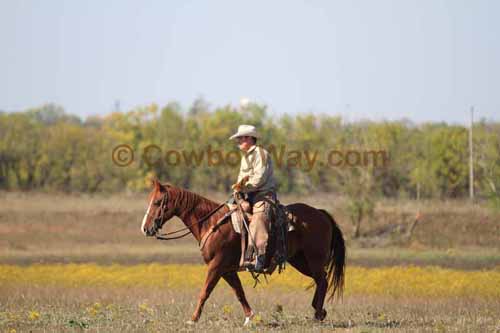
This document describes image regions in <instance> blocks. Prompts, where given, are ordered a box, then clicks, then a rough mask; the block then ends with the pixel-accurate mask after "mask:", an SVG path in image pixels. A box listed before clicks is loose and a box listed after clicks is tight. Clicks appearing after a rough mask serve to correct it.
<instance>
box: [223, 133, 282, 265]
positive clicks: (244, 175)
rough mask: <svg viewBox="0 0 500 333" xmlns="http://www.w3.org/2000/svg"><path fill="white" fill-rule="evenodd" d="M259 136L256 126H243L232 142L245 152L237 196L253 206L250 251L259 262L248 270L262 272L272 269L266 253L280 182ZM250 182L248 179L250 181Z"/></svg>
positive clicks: (236, 189) (235, 188)
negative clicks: (273, 208)
mask: <svg viewBox="0 0 500 333" xmlns="http://www.w3.org/2000/svg"><path fill="white" fill-rule="evenodd" d="M258 138H259V134H258V133H257V130H256V128H255V127H254V126H252V125H241V126H239V127H238V131H237V133H235V134H234V135H232V136H231V137H230V138H229V139H230V140H233V139H235V140H237V142H238V147H239V149H240V150H241V151H242V152H243V156H242V158H241V166H240V173H239V175H238V181H237V182H236V184H234V185H233V190H234V193H235V195H236V196H243V197H246V200H247V201H248V202H249V204H250V205H251V206H252V207H253V216H252V222H251V223H250V225H249V226H248V228H249V235H248V237H249V242H248V243H249V250H250V251H252V250H254V251H257V253H255V259H251V260H250V261H245V262H244V267H247V268H249V269H251V270H253V271H254V272H256V273H262V272H264V270H265V269H266V268H267V266H269V261H270V260H269V258H267V257H266V250H267V247H268V240H269V226H270V223H272V221H271V209H272V207H271V205H272V204H271V202H272V203H276V181H275V179H274V175H273V162H272V160H271V156H270V154H269V152H268V151H266V150H265V149H264V148H263V147H261V146H258V145H257V139H258ZM247 179H248V180H247Z"/></svg>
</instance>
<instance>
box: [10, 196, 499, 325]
mask: <svg viewBox="0 0 500 333" xmlns="http://www.w3.org/2000/svg"><path fill="white" fill-rule="evenodd" d="M207 196H209V197H214V198H217V199H218V200H223V199H224V198H225V195H221V194H208V195H207ZM281 201H282V202H284V203H291V202H297V201H303V202H307V203H309V204H311V205H314V206H317V207H321V208H326V209H328V210H329V211H331V212H333V213H334V216H335V217H336V219H337V221H338V222H339V224H340V226H341V228H342V230H344V231H345V233H346V235H349V234H350V231H351V230H352V229H351V226H350V224H349V222H348V218H347V215H346V213H345V209H344V208H345V201H344V199H343V198H339V197H335V196H332V195H315V196H308V197H301V196H289V197H282V198H281ZM145 206H146V195H145V194H116V195H110V196H107V195H93V196H89V195H78V194H72V195H66V194H45V193H6V192H0V263H4V264H5V263H9V264H13V265H12V266H5V265H3V266H0V267H2V268H1V269H0V332H5V331H6V332H10V331H16V332H27V331H34V332H37V331H39V332H44V331H48V332H52V331H61V332H62V331H64V332H68V331H70V332H71V331H78V332H80V331H82V330H83V331H88V332H153V331H154V332H157V331H173V330H175V331H180V332H182V331H218V332H220V331H231V332H232V331H248V330H247V329H245V330H244V329H243V328H242V326H241V324H242V321H243V313H242V311H241V309H240V306H239V304H238V302H237V300H236V298H235V297H234V295H233V294H232V292H231V291H230V288H228V287H227V286H226V285H225V283H224V282H221V283H220V284H219V286H218V287H217V288H216V290H215V292H214V294H213V295H212V297H211V298H210V300H209V301H208V304H207V306H206V308H205V311H204V314H203V316H202V319H201V321H200V323H198V324H197V325H196V326H189V325H186V324H185V322H186V320H187V319H189V317H190V314H191V312H192V311H193V309H194V305H195V302H196V298H197V294H198V290H199V288H200V286H201V281H202V280H203V279H204V273H203V272H204V268H203V267H201V266H198V265H194V266H192V265H189V266H183V267H191V268H190V269H192V277H191V278H190V279H188V280H185V279H180V280H179V279H178V280H179V281H180V282H179V284H170V285H169V284H168V283H167V280H168V279H169V277H170V279H172V277H174V276H176V274H178V269H173V270H172V268H173V267H176V266H165V265H161V263H164V264H167V263H168V264H171V263H200V262H201V258H200V256H199V253H198V248H197V244H196V242H195V241H194V240H193V239H192V238H187V239H186V240H181V241H176V242H172V243H169V242H167V243H162V242H157V241H154V240H152V239H148V238H145V237H143V236H142V234H140V232H139V225H140V221H141V219H142V216H143V214H144V210H145ZM418 210H420V211H421V212H422V214H423V217H424V219H423V220H422V223H421V224H420V225H419V226H418V227H417V229H416V231H415V234H414V237H413V238H412V241H411V242H410V243H409V244H405V245H404V246H403V247H390V248H360V247H359V244H357V243H356V242H354V241H352V240H349V239H348V271H347V280H346V284H347V285H346V288H347V289H346V296H345V297H344V301H343V302H342V303H340V304H329V305H328V306H327V310H328V312H329V315H328V317H327V320H326V321H325V322H324V323H316V322H314V321H313V320H312V319H311V317H312V314H313V312H312V308H311V306H310V303H311V300H312V291H311V290H309V291H304V286H306V285H308V284H309V280H307V279H305V278H303V277H300V276H299V275H298V274H296V273H294V272H293V270H292V269H291V268H288V269H287V271H286V275H282V276H273V278H272V280H274V281H273V282H272V283H271V284H270V285H269V286H268V287H258V288H257V289H252V288H251V286H249V283H250V281H249V278H248V276H246V277H245V284H246V290H247V295H248V296H249V301H250V303H251V305H252V306H253V308H254V310H256V311H257V313H258V315H257V317H256V319H255V321H254V326H253V327H251V328H250V330H251V331H259V332H260V331H274V330H276V331H278V330H280V331H299V332H303V331H332V330H335V331H342V332H343V331H345V332H385V331H388V330H390V331H391V332H414V331H419V332H420V331H423V332H448V331H451V332H453V331H455V332H495V331H498V332H500V319H499V316H498V313H500V295H499V294H498V290H500V289H499V287H498V286H499V285H500V281H499V278H498V276H499V275H500V271H499V267H500V250H499V249H500V248H499V246H500V223H499V222H500V215H499V214H498V213H495V212H491V211H489V210H488V209H487V208H485V207H483V206H481V205H469V204H468V203H467V202H454V201H449V202H436V201H433V202H425V203H421V204H420V206H419V205H417V204H415V202H412V201H390V200H384V201H381V202H379V203H378V204H377V208H376V214H375V219H373V220H372V221H369V222H367V223H366V224H365V225H363V226H362V229H363V231H369V230H372V229H374V228H378V227H380V226H384V225H389V224H394V223H401V222H403V221H404V220H405V219H408V218H409V217H411V216H413V215H414V214H415V213H416V212H417V211H418ZM179 225H180V224H179V221H172V223H170V224H169V227H168V228H170V229H173V228H176V227H178V226H179ZM40 262H42V263H43V262H46V263H75V262H82V263H89V262H90V263H91V262H96V263H102V264H116V263H121V264H123V265H124V266H119V265H111V266H98V265H56V266H54V265H42V266H37V265H32V264H33V263H40ZM144 263H155V264H154V265H140V266H130V265H135V264H144ZM408 264H413V265H421V266H423V267H408V266H404V265H408ZM20 265H24V266H20ZM354 265H362V266H364V268H363V267H354ZM393 265H396V267H392V268H383V267H386V266H393ZM401 265H403V267H399V266H401ZM427 265H439V266H442V267H443V266H444V267H455V268H460V269H467V270H468V271H462V270H447V269H442V268H436V267H434V268H432V267H426V266H427ZM44 267H45V268H44ZM57 267H58V268H57ZM141 267H142V268H141ZM168 267H170V268H168ZM366 267H375V268H376V269H367V268H366ZM381 267H382V268H381ZM56 268H57V269H59V270H60V271H57V270H51V269H56ZM37 269H38V271H37ZM44 269H45V273H44V274H45V275H40V274H41V272H42V271H40V270H44ZM169 269H170V270H169ZM486 269H488V270H486ZM68 270H69V271H68ZM71 270H73V273H74V274H71V273H70V271H71ZM471 270H479V271H471ZM148 272H149V273H148ZM37 274H38V275H37ZM36 276H38V277H39V278H40V277H41V276H43V279H41V280H37V278H36ZM132 277H133V278H132ZM174 280H175V279H174ZM23 281H24V282H23ZM92 281H94V282H92ZM95 281H100V283H95ZM103 281H104V282H105V281H107V282H106V283H103ZM120 281H121V283H120ZM189 281H190V282H189ZM183 283H184V284H183ZM186 283H187V284H186Z"/></svg>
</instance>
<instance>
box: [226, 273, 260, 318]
mask: <svg viewBox="0 0 500 333" xmlns="http://www.w3.org/2000/svg"><path fill="white" fill-rule="evenodd" d="M222 278H223V279H224V280H226V282H227V283H228V284H229V285H230V286H231V288H233V290H234V293H235V294H236V298H238V301H240V303H241V306H242V307H243V312H245V323H244V324H245V325H247V324H248V323H249V322H250V319H251V318H252V316H253V311H252V308H251V307H250V305H249V304H248V302H247V298H246V296H245V291H244V290H243V286H242V285H241V280H240V277H239V276H238V273H236V272H230V273H226V274H224V275H223V276H222Z"/></svg>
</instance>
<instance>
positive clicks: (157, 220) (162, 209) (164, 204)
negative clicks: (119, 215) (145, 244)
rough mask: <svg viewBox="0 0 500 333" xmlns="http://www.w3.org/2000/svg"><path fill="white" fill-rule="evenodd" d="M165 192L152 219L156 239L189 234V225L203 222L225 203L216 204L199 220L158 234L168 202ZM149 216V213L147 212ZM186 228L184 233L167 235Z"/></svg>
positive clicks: (175, 237) (167, 238) (171, 238)
mask: <svg viewBox="0 0 500 333" xmlns="http://www.w3.org/2000/svg"><path fill="white" fill-rule="evenodd" d="M167 193H168V192H165V193H164V194H163V196H162V198H161V202H160V212H159V214H158V215H157V216H156V217H155V219H154V221H153V230H152V231H153V236H155V237H156V239H158V240H173V239H179V238H182V237H185V236H187V235H189V234H190V233H191V229H190V227H192V226H194V225H196V224H200V223H203V222H205V221H206V220H208V219H209V218H210V217H211V216H212V215H214V214H215V213H216V212H217V211H218V210H219V209H221V208H222V207H224V205H225V204H226V203H225V202H223V203H221V204H220V205H219V206H217V208H215V209H214V210H212V211H211V212H210V213H208V214H207V215H205V216H204V217H202V218H201V219H200V220H198V221H195V222H194V223H191V224H190V225H186V226H185V227H184V228H181V229H178V230H175V231H171V232H167V233H164V234H158V231H159V230H160V229H161V228H162V226H163V224H164V223H163V219H164V217H165V213H166V210H167V202H168V196H167ZM148 216H149V214H148ZM185 230H187V232H186V233H184V234H182V235H180V236H174V237H167V236H170V235H174V234H178V233H179V232H182V231H185Z"/></svg>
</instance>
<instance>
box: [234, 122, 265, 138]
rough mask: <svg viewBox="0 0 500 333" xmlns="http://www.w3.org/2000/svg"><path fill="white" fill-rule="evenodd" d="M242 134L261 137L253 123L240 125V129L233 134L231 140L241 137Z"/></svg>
mask: <svg viewBox="0 0 500 333" xmlns="http://www.w3.org/2000/svg"><path fill="white" fill-rule="evenodd" d="M241 136H253V137H254V138H258V137H260V135H259V133H257V129H256V128H255V126H252V125H240V126H239V127H238V131H237V132H236V133H235V134H233V135H231V137H230V138H229V140H232V139H236V138H239V137H241Z"/></svg>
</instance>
